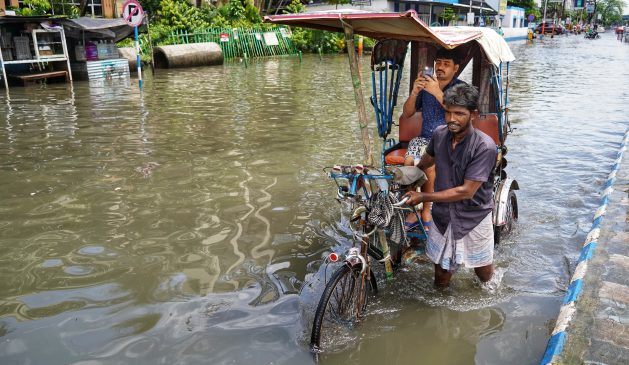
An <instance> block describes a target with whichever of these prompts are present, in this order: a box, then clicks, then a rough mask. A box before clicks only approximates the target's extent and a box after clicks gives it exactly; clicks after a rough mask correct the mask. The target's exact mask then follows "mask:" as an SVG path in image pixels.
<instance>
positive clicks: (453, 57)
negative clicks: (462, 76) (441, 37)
mask: <svg viewBox="0 0 629 365" xmlns="http://www.w3.org/2000/svg"><path fill="white" fill-rule="evenodd" d="M460 64H461V60H460V58H459V53H458V52H457V51H455V50H453V49H446V48H441V49H440V50H438V51H437V55H436V56H435V74H436V75H437V80H439V81H447V82H450V81H451V80H452V79H453V78H454V75H455V74H456V72H457V71H458V70H459V65H460Z"/></svg>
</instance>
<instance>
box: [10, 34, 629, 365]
mask: <svg viewBox="0 0 629 365" xmlns="http://www.w3.org/2000/svg"><path fill="white" fill-rule="evenodd" d="M512 48H513V51H514V53H515V54H516V57H517V58H518V60H517V62H516V63H515V64H514V65H513V67H512V75H513V79H512V83H511V90H510V101H511V120H512V126H513V127H514V128H515V130H514V133H513V134H512V135H511V136H510V137H509V140H508V145H509V150H510V152H509V154H508V155H507V159H508V160H509V167H508V172H509V175H510V176H513V177H515V178H516V179H517V180H518V182H519V184H520V187H521V190H520V191H518V200H519V206H520V221H519V223H518V225H517V228H516V232H515V234H514V235H513V236H512V237H511V238H510V239H509V240H508V241H507V242H506V243H505V244H504V245H502V246H500V248H499V249H498V250H497V252H496V264H497V266H498V272H499V273H500V274H501V276H502V280H501V282H500V285H499V286H498V287H497V288H494V289H492V290H487V289H486V288H482V287H480V286H479V285H478V284H477V282H476V281H475V280H474V278H473V274H472V273H471V272H469V271H463V272H459V273H457V275H456V276H455V278H454V279H453V285H452V287H451V288H450V289H449V290H448V291H446V292H437V291H435V290H434V289H433V287H432V283H431V281H432V268H431V267H430V266H428V265H426V264H423V265H413V266H408V267H406V268H405V269H403V270H401V271H399V273H398V275H397V276H396V277H395V279H394V280H393V281H392V282H386V283H385V282H384V281H381V282H380V283H381V289H382V290H381V292H380V294H379V296H378V297H377V298H375V299H374V300H372V302H371V303H370V306H369V314H368V316H367V318H366V319H365V321H364V322H363V323H362V324H361V325H360V326H358V327H357V328H355V329H354V331H352V333H351V335H350V336H347V337H345V338H339V339H338V342H337V343H336V346H335V350H334V351H330V352H327V353H323V354H322V355H321V358H320V362H321V363H323V364H339V363H344V364H361V365H362V364H367V365H368V364H382V363H385V362H386V363H391V364H418V363H421V364H471V363H478V364H535V363H537V362H539V360H540V359H541V357H542V354H543V351H544V348H545V345H546V341H547V339H548V337H549V333H550V331H551V330H552V327H553V325H554V320H555V318H556V316H557V313H558V310H559V306H560V303H561V300H562V298H563V295H564V292H565V290H566V286H567V283H568V280H569V277H570V275H571V272H572V270H573V269H574V262H575V261H576V259H577V257H578V254H579V248H580V246H581V244H582V243H583V241H584V239H585V235H586V233H587V232H588V230H589V225H590V221H591V217H592V215H593V213H594V210H595V209H596V207H597V205H598V196H599V193H600V191H601V187H602V184H603V183H604V182H605V179H606V177H607V174H608V172H609V170H610V167H611V163H612V161H613V159H614V157H615V155H616V152H617V147H618V144H619V142H620V140H621V138H622V135H623V133H624V131H625V128H626V127H627V125H628V121H627V110H626V107H627V105H629V89H628V88H627V87H626V81H627V80H629V68H627V65H628V64H629V45H626V44H622V43H620V42H618V41H616V40H615V37H614V35H613V34H611V33H608V34H603V35H602V37H601V39H598V40H586V39H584V38H583V37H582V36H565V37H555V38H553V39H551V38H546V39H544V41H543V42H537V43H536V44H533V45H530V44H526V43H524V42H521V43H516V44H512ZM364 62H365V63H364V66H363V69H364V70H367V69H368V68H367V67H366V65H367V62H368V59H367V58H365V60H364ZM367 76H368V75H367V72H365V78H367ZM407 82H408V81H407V80H403V85H408V83H407ZM366 92H369V89H367V90H366ZM406 95H407V89H406V87H405V86H403V87H402V88H401V96H400V103H399V105H401V103H402V102H403V99H404V98H405V97H406ZM0 101H1V102H0V111H1V115H3V116H4V118H2V120H1V121H0V123H1V125H0V182H1V186H2V188H1V189H0V362H2V363H3V364H101V363H102V364H130V363H133V364H308V363H313V362H314V360H313V358H312V356H311V354H310V353H309V352H308V337H309V334H308V331H309V321H310V320H311V319H312V315H313V314H312V313H313V307H314V306H315V305H316V300H317V293H318V292H317V291H320V290H321V289H322V288H321V283H320V282H319V281H318V280H317V279H318V277H320V273H321V271H322V270H323V267H322V265H321V257H322V256H323V255H324V254H325V253H326V252H329V251H330V250H339V249H340V248H341V247H343V245H346V244H347V243H348V237H349V235H348V230H347V225H346V221H345V220H343V219H342V218H341V214H340V209H339V206H338V204H337V202H336V201H335V200H334V199H333V197H334V193H335V189H334V185H333V183H332V182H331V181H328V180H327V179H326V178H325V176H324V174H323V172H322V168H323V167H324V166H330V165H333V164H335V163H352V162H354V163H356V162H360V161H361V159H362V150H361V147H360V140H359V137H358V129H357V123H356V122H355V119H356V118H355V113H354V99H353V93H352V89H351V84H350V79H349V72H348V66H347V60H346V57H344V56H326V57H324V58H323V60H320V59H319V58H318V57H316V56H306V57H304V59H303V62H302V63H300V62H299V60H298V59H296V58H280V59H271V60H260V61H256V62H253V63H252V64H250V65H249V67H248V68H245V67H244V65H243V64H231V65H227V66H224V67H211V68H196V69H185V70H172V71H159V72H158V73H157V74H156V75H155V76H154V77H150V75H147V80H145V89H144V92H143V93H140V92H138V88H137V84H136V81H135V80H131V81H127V82H108V83H104V84H100V85H99V84H93V85H90V84H89V83H87V82H75V83H74V85H72V86H71V85H66V84H53V85H48V86H45V87H40V86H34V87H29V88H12V89H11V90H10V93H9V94H8V95H2V96H0ZM398 112H399V108H398ZM374 135H375V131H374ZM374 151H376V153H377V152H378V151H379V146H378V144H376V147H375V149H374Z"/></svg>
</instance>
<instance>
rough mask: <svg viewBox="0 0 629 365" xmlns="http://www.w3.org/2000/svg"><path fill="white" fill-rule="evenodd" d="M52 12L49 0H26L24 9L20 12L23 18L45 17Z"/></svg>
mask: <svg viewBox="0 0 629 365" xmlns="http://www.w3.org/2000/svg"><path fill="white" fill-rule="evenodd" d="M49 10H50V3H49V2H48V0H24V7H23V8H21V9H20V10H19V13H20V14H21V15H23V16H32V15H45V14H47V13H48V11H49Z"/></svg>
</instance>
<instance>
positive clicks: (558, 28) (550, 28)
mask: <svg viewBox="0 0 629 365" xmlns="http://www.w3.org/2000/svg"><path fill="white" fill-rule="evenodd" d="M542 24H543V25H544V34H551V33H553V32H554V33H555V34H563V33H564V32H565V28H564V27H563V26H562V25H561V24H553V22H546V23H539V24H538V25H537V27H535V33H538V34H541V33H542Z"/></svg>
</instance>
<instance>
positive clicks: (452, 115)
mask: <svg viewBox="0 0 629 365" xmlns="http://www.w3.org/2000/svg"><path fill="white" fill-rule="evenodd" d="M443 103H444V105H445V110H446V124H447V125H448V130H450V132H452V133H453V134H466V133H467V131H468V130H469V127H470V123H471V122H472V119H473V118H474V117H475V116H476V115H477V114H478V90H477V89H476V87H474V86H472V85H468V84H464V83H461V84H457V85H454V86H453V87H451V88H449V89H448V90H446V92H445V93H444V95H443Z"/></svg>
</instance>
